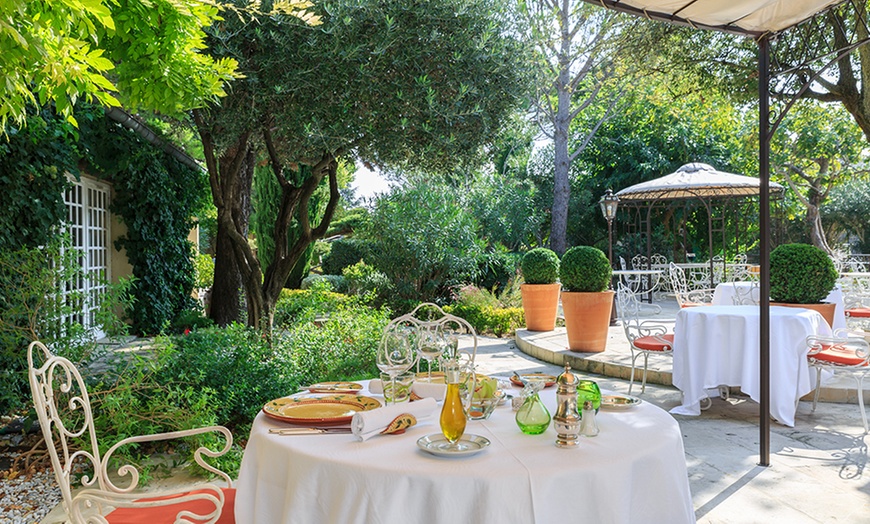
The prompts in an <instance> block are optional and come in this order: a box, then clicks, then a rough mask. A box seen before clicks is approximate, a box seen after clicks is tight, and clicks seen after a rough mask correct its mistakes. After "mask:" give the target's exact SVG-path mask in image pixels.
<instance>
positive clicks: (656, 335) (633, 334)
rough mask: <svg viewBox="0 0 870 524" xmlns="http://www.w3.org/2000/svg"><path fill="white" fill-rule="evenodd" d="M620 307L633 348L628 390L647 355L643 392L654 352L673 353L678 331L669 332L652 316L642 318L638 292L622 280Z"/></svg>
mask: <svg viewBox="0 0 870 524" xmlns="http://www.w3.org/2000/svg"><path fill="white" fill-rule="evenodd" d="M616 306H617V307H616V310H617V312H618V313H619V319H620V321H621V322H622V327H623V329H624V330H625V336H626V338H627V339H628V343H629V346H630V349H631V378H630V379H629V382H628V393H629V395H630V394H631V389H632V388H633V387H634V371H635V368H636V367H637V359H638V357H640V356H641V355H643V381H642V383H641V388H640V392H641V393H643V392H645V391H646V373H647V367H648V363H649V356H650V354H656V355H667V356H673V345H674V335H673V334H668V328H667V327H666V326H663V325H661V324H657V323H655V322H654V321H651V320H641V319H640V312H641V308H642V307H643V304H641V302H640V300H638V298H637V294H635V293H633V292H632V291H631V290H630V289H628V288H627V287H625V286H624V285H622V283H620V284H619V285H618V286H617V289H616Z"/></svg>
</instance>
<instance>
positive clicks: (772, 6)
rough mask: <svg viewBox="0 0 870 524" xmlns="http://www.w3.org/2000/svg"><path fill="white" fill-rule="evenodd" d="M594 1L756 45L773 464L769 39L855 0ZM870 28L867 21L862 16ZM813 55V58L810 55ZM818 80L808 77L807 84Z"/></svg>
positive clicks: (764, 374)
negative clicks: (740, 39) (830, 9)
mask: <svg viewBox="0 0 870 524" xmlns="http://www.w3.org/2000/svg"><path fill="white" fill-rule="evenodd" d="M585 1H586V2H588V3H590V4H595V5H600V6H602V7H606V8H609V9H614V10H617V11H623V12H626V13H630V14H633V15H636V16H642V17H644V18H648V19H651V20H658V21H662V22H668V23H673V24H679V25H685V26H690V27H693V28H697V29H712V30H716V31H722V32H726V33H732V34H737V35H743V36H747V37H751V38H753V39H755V41H756V42H757V43H758V131H759V132H758V136H759V154H758V167H759V179H760V181H761V186H760V189H761V199H760V208H761V210H760V212H759V222H760V226H761V246H760V253H759V255H760V259H761V260H760V262H761V282H760V284H761V285H760V289H761V306H760V307H761V329H760V339H761V369H760V375H761V402H760V404H761V409H760V413H759V426H760V442H759V455H760V460H759V463H760V464H761V465H762V466H768V465H769V464H770V417H769V414H770V393H769V388H770V309H769V307H770V303H769V299H768V294H769V292H770V275H769V271H768V265H769V262H770V245H769V243H768V241H769V228H770V208H769V204H770V193H769V191H768V188H769V184H770V138H771V135H772V133H773V131H775V130H776V124H774V126H773V128H771V123H770V120H769V118H770V91H769V89H770V85H769V82H770V41H771V39H772V38H775V37H776V36H778V35H779V34H780V33H782V32H784V31H786V30H788V29H790V28H792V27H794V26H796V25H798V24H800V23H801V22H804V21H807V20H809V19H811V18H813V17H814V16H816V15H818V14H820V13H822V12H824V11H826V10H827V9H829V8H832V7H835V6H837V5H839V4H843V3H845V2H847V1H848V2H853V3H854V1H855V0H585ZM861 23H863V24H864V26H865V28H866V22H865V21H864V20H861ZM867 41H870V38H868V36H867V32H864V33H863V34H862V35H861V36H859V37H857V38H856V40H855V41H853V42H845V43H843V44H841V45H840V46H839V49H838V50H837V52H836V53H835V55H836V56H845V54H847V53H848V52H849V51H850V50H852V49H855V47H857V46H858V45H860V44H861V43H864V42H867ZM807 58H809V57H807ZM815 80H816V77H812V78H809V79H807V80H806V82H807V83H806V84H805V87H807V86H809V84H810V83H811V82H813V81H815Z"/></svg>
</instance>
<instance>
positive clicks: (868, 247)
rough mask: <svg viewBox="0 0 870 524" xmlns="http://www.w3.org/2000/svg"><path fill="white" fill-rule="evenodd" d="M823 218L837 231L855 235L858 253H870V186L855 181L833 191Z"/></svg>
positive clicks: (860, 181)
mask: <svg viewBox="0 0 870 524" xmlns="http://www.w3.org/2000/svg"><path fill="white" fill-rule="evenodd" d="M822 216H823V218H824V221H825V223H826V224H828V225H829V226H833V227H834V228H835V230H836V231H841V232H844V233H847V234H851V235H854V236H855V238H857V240H858V245H857V252H859V253H870V222H868V221H867V217H868V216H870V184H868V183H867V180H861V179H853V180H850V181H848V182H846V183H845V184H844V185H842V186H840V187H837V188H834V189H833V190H832V191H831V198H830V200H829V202H828V204H827V205H825V207H823V208H822Z"/></svg>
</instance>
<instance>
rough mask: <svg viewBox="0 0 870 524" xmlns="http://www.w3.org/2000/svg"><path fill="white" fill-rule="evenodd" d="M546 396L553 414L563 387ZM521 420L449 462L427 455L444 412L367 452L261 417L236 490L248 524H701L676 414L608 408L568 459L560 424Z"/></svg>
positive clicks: (507, 421) (479, 425) (497, 426)
mask: <svg viewBox="0 0 870 524" xmlns="http://www.w3.org/2000/svg"><path fill="white" fill-rule="evenodd" d="M363 384H366V383H365V382H363ZM363 391H364V392H365V391H366V390H363ZM511 393H512V394H513V395H518V394H519V389H518V388H516V389H514V391H512V392H511ZM364 394H368V393H364ZM605 394H606V392H605ZM369 395H370V396H372V397H375V398H379V397H378V396H377V395H371V394H369ZM541 398H542V400H543V402H544V404H545V405H546V407H547V408H548V409H549V410H550V413H553V412H554V411H555V407H556V397H555V387H551V388H548V389H545V390H544V391H542V392H541ZM438 409H439V410H440V405H439V408H438ZM514 417H515V413H514V412H513V411H512V410H511V407H510V402H508V403H507V404H505V405H503V406H499V407H497V408H496V409H495V411H494V412H493V414H492V415H491V416H490V418H489V419H487V420H470V421H468V425H467V427H466V435H468V434H471V435H477V436H480V437H484V438H486V439H488V440H489V442H490V443H491V444H490V445H489V446H487V447H485V448H484V449H483V450H482V451H480V452H478V453H476V454H471V455H461V456H438V455H433V454H430V453H428V452H426V451H424V450H422V449H420V448H419V447H418V446H417V440H418V439H420V438H421V437H424V436H426V435H431V434H440V429H439V425H438V411H436V412H435V413H434V414H433V415H432V416H430V417H428V418H426V419H423V420H420V421H419V422H418V424H417V425H416V426H413V427H411V428H409V429H408V430H407V431H406V432H405V433H404V434H401V435H380V436H376V437H373V438H371V439H369V440H366V441H365V442H361V441H359V440H357V439H356V437H354V436H353V435H350V434H347V433H344V434H342V433H324V434H315V435H278V434H270V433H269V430H270V429H271V428H286V427H291V426H290V425H289V424H285V423H283V422H281V421H278V420H273V419H271V418H267V417H266V416H264V414H263V413H262V412H261V413H260V414H259V415H258V416H257V417H256V419H255V420H254V423H253V426H252V428H251V434H250V438H249V440H248V443H247V446H246V448H245V453H244V457H243V460H242V465H241V470H240V473H239V479H238V482H237V483H236V488H237V492H236V505H235V512H236V513H235V517H236V522H250V523H269V524H276V523H288V524H289V523H300V524H311V523H318V524H328V523H341V524H353V523H359V524H378V523H383V524H387V523H411V522H413V523H419V524H424V523H444V524H457V523H466V522H496V523H499V524H509V523H518V524H519V523H522V524H529V523H541V524H548V523H557V522H559V523H561V522H566V523H568V522H577V523H593V522H594V523H596V524H618V523H626V524H627V523H637V524H649V523H652V522H663V523H664V522H667V523H669V524H681V523H691V522H695V517H694V512H693V508H692V499H691V494H690V492H689V483H688V477H687V473H686V459H685V454H684V450H683V440H682V435H681V432H680V428H679V426H678V424H677V422H676V421H675V420H674V418H673V417H671V415H669V414H668V413H667V412H665V411H664V410H662V409H660V408H658V407H656V406H653V405H651V404H649V403H646V402H641V403H640V404H639V405H636V406H633V407H631V408H629V409H625V410H622V411H607V410H605V409H602V410H601V411H600V412H599V414H598V415H597V417H596V420H597V422H598V426H599V428H600V433H599V434H598V435H597V436H595V437H581V442H580V444H579V446H577V447H576V448H568V449H565V448H557V447H556V445H555V441H556V431H555V430H554V428H553V426H552V424H551V425H550V427H549V428H548V429H547V430H546V431H545V432H544V433H542V434H540V435H526V434H523V433H522V432H521V431H520V430H519V428H518V426H517V424H516V422H515V420H514Z"/></svg>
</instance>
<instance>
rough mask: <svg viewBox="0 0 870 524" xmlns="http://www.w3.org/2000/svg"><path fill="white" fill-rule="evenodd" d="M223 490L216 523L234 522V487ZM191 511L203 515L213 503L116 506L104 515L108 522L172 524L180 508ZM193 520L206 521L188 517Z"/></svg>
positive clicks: (211, 509)
mask: <svg viewBox="0 0 870 524" xmlns="http://www.w3.org/2000/svg"><path fill="white" fill-rule="evenodd" d="M221 491H223V492H224V507H223V511H221V516H220V518H218V520H217V524H235V522H236V517H235V505H236V490H235V489H234V488H222V489H221ZM188 493H213V492H212V491H211V490H207V489H198V490H195V491H189V492H188ZM186 494H187V493H181V494H178V495H171V496H168V497H157V498H150V499H140V500H142V501H151V500H168V499H172V498H176V497H180V496H183V495H186ZM185 509H186V510H189V511H193V512H194V513H198V514H200V515H205V514H206V513H210V512H211V511H213V510H214V505H213V504H212V503H211V502H209V501H207V500H194V501H190V502H185V503H179V504H167V505H166V506H156V507H151V508H118V509H116V510H115V511H113V512H111V513H109V514H108V515H106V520H107V521H108V522H109V523H110V524H163V523H164V522H165V523H166V524H172V523H173V522H175V517H176V515H178V512H179V511H182V510H185ZM188 518H189V519H191V520H193V522H206V521H205V520H195V519H192V518H190V517H188Z"/></svg>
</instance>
